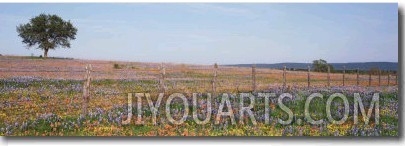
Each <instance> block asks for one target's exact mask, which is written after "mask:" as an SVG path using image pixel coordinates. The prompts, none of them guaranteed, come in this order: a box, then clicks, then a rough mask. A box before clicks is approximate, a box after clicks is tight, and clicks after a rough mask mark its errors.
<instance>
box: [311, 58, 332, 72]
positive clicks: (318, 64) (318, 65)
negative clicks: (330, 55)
mask: <svg viewBox="0 0 405 146" xmlns="http://www.w3.org/2000/svg"><path fill="white" fill-rule="evenodd" d="M328 66H329V69H330V71H333V70H334V68H333V66H332V65H330V64H328V62H326V60H323V59H319V60H314V61H312V69H313V70H314V71H316V72H327V71H328Z"/></svg>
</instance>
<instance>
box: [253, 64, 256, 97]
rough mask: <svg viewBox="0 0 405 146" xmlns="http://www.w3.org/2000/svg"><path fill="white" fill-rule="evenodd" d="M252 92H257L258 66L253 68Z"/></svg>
mask: <svg viewBox="0 0 405 146" xmlns="http://www.w3.org/2000/svg"><path fill="white" fill-rule="evenodd" d="M252 80H253V81H252V90H253V92H256V65H253V66H252Z"/></svg>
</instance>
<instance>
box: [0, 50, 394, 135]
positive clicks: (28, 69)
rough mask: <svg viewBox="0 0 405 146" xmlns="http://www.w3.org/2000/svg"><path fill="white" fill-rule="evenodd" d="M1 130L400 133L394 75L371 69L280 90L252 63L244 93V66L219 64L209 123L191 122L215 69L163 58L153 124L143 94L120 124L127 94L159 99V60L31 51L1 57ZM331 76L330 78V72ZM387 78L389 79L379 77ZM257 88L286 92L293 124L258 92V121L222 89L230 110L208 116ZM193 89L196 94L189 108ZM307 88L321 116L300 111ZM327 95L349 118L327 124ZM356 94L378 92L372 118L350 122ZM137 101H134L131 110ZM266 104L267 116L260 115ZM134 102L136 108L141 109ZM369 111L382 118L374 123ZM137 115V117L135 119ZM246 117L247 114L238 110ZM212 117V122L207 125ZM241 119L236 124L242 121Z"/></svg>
mask: <svg viewBox="0 0 405 146" xmlns="http://www.w3.org/2000/svg"><path fill="white" fill-rule="evenodd" d="M0 62H1V63H0V69H1V70H0V135H4V136H398V131H399V128H398V126H399V122H398V115H399V114H400V113H398V106H399V105H398V103H399V97H398V86H397V85H396V84H395V81H391V82H390V84H387V83H385V84H384V86H377V81H376V77H375V76H373V82H372V86H368V83H367V82H366V80H368V75H361V78H362V80H361V83H360V85H358V86H357V85H356V83H355V81H353V80H350V79H353V78H355V75H350V74H348V75H347V78H348V81H347V83H346V85H345V86H342V85H341V82H340V79H338V78H339V77H341V74H332V75H331V77H332V79H333V80H332V82H331V85H330V86H326V85H325V76H326V75H325V73H313V74H311V80H312V82H311V86H310V87H307V86H306V85H307V83H306V76H307V74H306V73H305V72H292V71H291V72H288V73H287V76H289V78H288V79H289V80H288V81H287V87H283V86H282V81H281V77H282V71H281V70H276V69H258V72H260V73H258V76H257V77H256V78H257V79H256V80H257V82H258V83H257V84H258V88H257V90H258V91H255V92H252V91H251V86H252V83H251V74H250V71H251V70H250V68H238V67H225V66H219V69H218V79H217V80H218V82H217V88H216V92H217V94H214V95H215V96H212V98H211V105H212V111H211V114H209V115H210V119H211V120H210V122H208V123H207V124H197V123H196V122H195V121H194V120H193V114H192V113H193V112H194V111H195V112H196V114H197V118H199V119H200V120H203V119H205V118H206V117H207V115H208V113H207V112H206V111H207V107H208V104H209V102H207V99H208V98H207V96H206V93H211V92H212V87H211V86H212V74H213V71H212V66H208V65H206V66H205V65H186V64H166V68H167V70H166V74H167V79H166V80H165V86H166V88H167V89H166V91H165V93H164V97H163V99H162V103H161V106H160V107H159V108H158V110H157V111H156V113H157V115H156V124H155V123H153V122H152V121H153V120H154V118H153V117H154V116H153V115H152V112H153V111H151V108H150V107H149V104H148V100H147V99H145V98H143V100H142V102H137V98H134V99H132V100H133V104H132V115H133V116H132V119H131V122H130V123H129V124H123V122H122V121H125V120H127V118H128V93H150V95H151V100H152V101H153V103H156V101H157V100H158V94H159V93H160V89H159V88H160V85H159V84H160V83H159V76H160V72H159V66H160V64H156V63H140V62H112V61H91V60H76V59H46V60H43V59H38V58H29V57H10V56H2V57H0ZM86 64H92V66H93V70H92V81H91V87H90V102H89V105H88V109H87V112H86V114H85V115H83V114H82V102H83V99H82V96H83V83H84V75H85V70H84V67H85V65H86ZM335 78H336V79H335ZM384 82H386V80H384ZM242 92H245V93H250V94H252V95H256V94H257V93H258V92H261V93H274V94H275V95H276V97H278V96H280V95H282V94H283V93H289V94H291V95H292V98H284V100H283V103H284V105H285V106H286V107H288V108H289V109H290V110H291V111H292V113H293V117H292V121H291V123H290V124H287V125H282V124H280V123H279V122H278V120H279V119H282V120H286V119H288V118H289V117H288V114H287V113H286V112H285V111H284V110H282V109H281V108H280V106H279V104H278V103H277V102H278V101H277V98H276V97H275V98H270V99H269V101H268V102H269V103H265V101H266V100H265V98H262V97H258V96H257V97H256V96H255V97H256V98H255V106H254V107H253V108H252V109H251V111H252V112H253V115H254V119H255V120H256V122H257V123H256V124H253V123H252V120H251V118H250V117H249V116H247V115H244V116H241V115H240V114H241V113H239V112H238V111H239V107H240V104H241V103H246V105H248V104H249V103H250V102H249V100H246V101H245V100H242V101H241V100H240V99H239V98H236V97H235V96H229V103H230V107H231V108H230V109H227V111H228V112H229V111H230V110H232V111H233V115H234V117H233V119H234V121H236V122H235V123H236V124H233V123H232V117H230V116H223V117H222V118H221V119H220V120H219V123H215V122H214V121H215V119H216V118H217V114H218V109H219V108H218V107H219V106H220V103H221V102H223V101H222V98H221V97H222V95H223V94H222V93H226V94H228V95H237V94H239V93H242ZM172 93H182V94H183V95H185V97H186V98H187V102H188V106H187V107H185V106H184V104H183V102H182V101H181V100H176V99H178V98H176V99H174V100H173V101H172V104H171V105H170V107H171V108H170V110H169V111H170V113H171V116H172V117H173V118H174V119H176V120H178V119H182V117H183V113H184V112H185V111H189V112H188V114H187V115H186V117H184V122H183V123H182V124H179V125H177V124H173V123H171V122H169V121H168V119H167V115H166V114H167V113H166V110H165V105H164V103H165V101H167V100H166V99H167V98H168V96H169V95H171V94H172ZM192 93H202V96H198V97H197V100H196V101H195V102H196V103H197V104H196V105H195V106H194V105H193V102H194V101H193V98H192V95H193V94H192ZM312 93H321V94H322V95H323V96H324V98H323V99H321V98H314V99H313V100H312V101H311V104H310V110H309V113H310V114H311V117H312V119H316V120H320V119H323V121H322V122H321V123H320V124H310V123H308V122H307V121H306V120H305V118H304V110H305V108H304V107H305V102H306V99H307V98H308V97H309V96H310V95H311V94H312ZM333 93H342V94H344V95H345V96H347V99H348V103H349V116H348V118H347V120H346V121H345V122H344V123H343V124H334V123H332V122H330V121H329V120H328V119H327V116H326V110H325V109H326V100H327V97H329V96H330V95H331V94H333ZM355 93H359V95H360V97H361V100H362V104H363V105H364V107H365V111H366V112H367V111H368V110H369V107H370V106H371V105H370V103H372V102H371V101H372V98H373V95H374V93H378V95H379V108H378V110H373V111H372V114H371V117H370V119H369V123H368V124H366V123H365V121H364V120H363V116H362V114H359V117H358V119H359V120H358V123H357V124H354V119H355V118H354V117H353V115H354V105H355V104H354V100H353V99H354V97H353V96H354V94H355ZM138 103H140V104H141V108H139V107H138V105H139V104H138ZM343 103H344V102H343V100H340V99H338V98H336V99H335V100H334V102H333V103H332V105H331V107H330V108H331V115H332V117H333V118H334V119H341V118H342V117H343V112H344V105H343ZM266 105H268V106H269V111H268V112H269V116H268V117H267V118H268V122H267V123H266V122H265V121H266V117H265V116H264V114H263V113H265V112H266V108H265V107H266ZM139 109H140V110H139ZM375 112H378V113H379V121H378V122H376V121H375V117H374V115H375ZM139 113H141V118H142V121H143V124H139V123H137V120H139V116H138V114H139ZM242 114H244V113H242ZM211 121H212V122H211ZM241 122H243V124H241Z"/></svg>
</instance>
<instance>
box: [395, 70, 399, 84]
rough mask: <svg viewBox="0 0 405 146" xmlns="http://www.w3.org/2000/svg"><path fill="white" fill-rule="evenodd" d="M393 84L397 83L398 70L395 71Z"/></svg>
mask: <svg viewBox="0 0 405 146" xmlns="http://www.w3.org/2000/svg"><path fill="white" fill-rule="evenodd" d="M395 85H398V71H395Z"/></svg>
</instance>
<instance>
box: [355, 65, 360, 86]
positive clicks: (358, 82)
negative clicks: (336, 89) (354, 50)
mask: <svg viewBox="0 0 405 146" xmlns="http://www.w3.org/2000/svg"><path fill="white" fill-rule="evenodd" d="M356 80H357V83H356V84H357V86H359V85H360V78H359V68H357V77H356Z"/></svg>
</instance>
